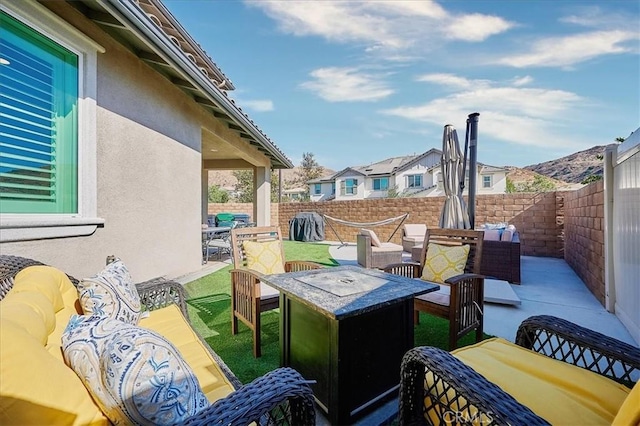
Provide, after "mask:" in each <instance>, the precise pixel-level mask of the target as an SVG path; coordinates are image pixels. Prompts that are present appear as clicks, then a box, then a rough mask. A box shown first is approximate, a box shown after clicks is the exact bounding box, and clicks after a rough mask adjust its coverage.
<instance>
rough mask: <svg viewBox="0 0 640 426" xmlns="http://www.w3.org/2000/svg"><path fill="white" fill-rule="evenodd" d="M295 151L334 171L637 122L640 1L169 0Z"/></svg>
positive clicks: (575, 135)
mask: <svg viewBox="0 0 640 426" xmlns="http://www.w3.org/2000/svg"><path fill="white" fill-rule="evenodd" d="M165 5H166V6H167V7H168V8H169V10H170V11H171V12H172V13H173V14H174V16H175V17H176V18H177V19H178V20H179V21H180V23H181V24H182V25H183V27H184V28H185V29H186V30H187V31H188V32H189V33H190V34H191V35H192V36H193V37H194V38H195V39H196V41H197V42H198V43H200V45H201V46H202V47H203V48H204V49H205V51H206V52H207V53H208V54H209V56H211V58H212V59H213V60H214V61H215V62H216V63H217V64H218V66H219V67H220V68H221V69H222V71H223V72H224V73H225V74H226V75H227V77H229V78H230V79H231V80H232V81H233V83H234V85H235V86H236V90H234V91H232V92H229V95H230V96H231V97H232V98H233V99H235V100H236V102H237V103H238V104H239V105H240V106H241V107H242V109H243V111H245V112H246V113H247V114H248V115H249V116H250V117H251V118H252V119H253V120H254V122H256V124H257V125H258V126H259V127H260V128H261V129H262V130H263V131H264V132H265V133H266V134H267V135H268V136H269V137H270V138H271V140H272V141H273V142H274V143H275V144H276V145H277V146H278V147H279V148H280V149H282V150H283V151H284V152H285V154H287V156H288V157H289V158H290V159H291V160H292V161H293V162H294V164H296V165H297V164H299V162H300V160H301V158H302V153H304V152H311V153H313V154H314V156H315V158H316V160H317V161H318V162H319V163H320V164H321V165H323V166H325V167H328V168H331V169H334V170H340V169H342V168H344V167H347V166H357V165H366V164H369V163H372V162H376V161H379V160H383V159H385V158H388V157H394V156H402V155H412V154H419V153H422V152H425V151H427V150H428V149H430V148H438V149H440V148H441V145H442V131H443V127H444V125H445V124H453V125H454V126H455V127H456V129H457V131H458V138H459V140H460V142H461V144H464V133H465V122H466V118H467V115H468V114H470V113H472V112H479V113H480V121H479V126H478V160H479V161H480V162H483V163H487V164H491V165H495V166H504V165H513V166H525V165H529V164H535V163H539V162H543V161H548V160H551V159H555V158H558V157H561V156H564V155H567V154H570V153H573V152H576V151H579V150H583V149H587V148H590V147H592V146H594V145H606V144H608V143H612V142H613V141H614V140H615V138H616V137H619V136H621V137H627V136H628V135H629V134H630V133H631V132H632V131H634V130H636V129H637V128H638V127H639V126H640V2H638V1H636V0H624V1H615V0H610V1H578V0H571V1H569V0H567V1H562V0H559V1H552V0H548V1H544V0H538V1H533V0H530V1H525V0H518V1H507V0H501V1H482V0H476V1H440V2H435V1H420V0H409V1H402V0H395V1H341V2H337V1H329V0H321V1H311V0H306V1H268V0H257V1H244V2H242V1H234V0H221V1H208V0H199V1H195V0H165Z"/></svg>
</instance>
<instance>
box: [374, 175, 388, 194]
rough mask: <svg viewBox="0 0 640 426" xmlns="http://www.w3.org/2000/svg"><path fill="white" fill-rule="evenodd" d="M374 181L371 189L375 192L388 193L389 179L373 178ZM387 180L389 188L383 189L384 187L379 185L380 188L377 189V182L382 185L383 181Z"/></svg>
mask: <svg viewBox="0 0 640 426" xmlns="http://www.w3.org/2000/svg"><path fill="white" fill-rule="evenodd" d="M372 179H373V181H372V182H371V189H372V190H373V191H388V190H389V177H377V178H372ZM383 179H386V180H387V187H386V188H382V185H378V186H380V188H378V189H376V181H379V182H380V183H382V180H383Z"/></svg>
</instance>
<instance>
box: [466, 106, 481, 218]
mask: <svg viewBox="0 0 640 426" xmlns="http://www.w3.org/2000/svg"><path fill="white" fill-rule="evenodd" d="M479 116H480V114H479V113H477V112H474V113H473V114H469V118H467V123H468V124H469V125H470V126H469V224H470V225H471V229H475V222H476V176H477V175H478V165H477V164H478V159H477V156H476V154H477V152H476V151H477V144H478V117H479Z"/></svg>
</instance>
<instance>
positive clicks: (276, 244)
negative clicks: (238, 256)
mask: <svg viewBox="0 0 640 426" xmlns="http://www.w3.org/2000/svg"><path fill="white" fill-rule="evenodd" d="M242 248H243V249H244V252H245V254H246V256H247V268H249V269H251V270H254V271H257V272H260V273H263V274H284V259H283V258H282V245H281V244H280V241H278V240H276V241H265V242H256V241H243V242H242Z"/></svg>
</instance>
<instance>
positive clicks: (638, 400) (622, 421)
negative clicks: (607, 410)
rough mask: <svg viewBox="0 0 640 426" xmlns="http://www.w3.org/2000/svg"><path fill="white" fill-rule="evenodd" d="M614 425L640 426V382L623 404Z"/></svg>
mask: <svg viewBox="0 0 640 426" xmlns="http://www.w3.org/2000/svg"><path fill="white" fill-rule="evenodd" d="M612 425H614V426H626V425H640V381H639V382H638V383H636V385H635V386H634V387H633V389H631V393H630V394H629V396H627V399H625V400H624V402H623V403H622V407H620V410H619V411H618V414H617V415H616V418H615V419H613V423H612Z"/></svg>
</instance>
